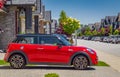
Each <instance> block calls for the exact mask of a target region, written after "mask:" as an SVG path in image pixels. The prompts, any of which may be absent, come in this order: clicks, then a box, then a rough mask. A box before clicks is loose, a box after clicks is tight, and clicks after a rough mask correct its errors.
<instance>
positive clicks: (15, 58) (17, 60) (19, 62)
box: [9, 54, 25, 69]
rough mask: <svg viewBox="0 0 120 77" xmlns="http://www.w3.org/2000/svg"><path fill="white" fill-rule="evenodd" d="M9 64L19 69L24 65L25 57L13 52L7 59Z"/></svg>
mask: <svg viewBox="0 0 120 77" xmlns="http://www.w3.org/2000/svg"><path fill="white" fill-rule="evenodd" d="M9 62H10V66H11V67H12V68H15V69H20V68H23V67H24V66H25V59H24V57H23V56H22V55H20V54H14V55H12V56H11V57H10V59H9Z"/></svg>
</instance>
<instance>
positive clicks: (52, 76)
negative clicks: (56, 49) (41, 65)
mask: <svg viewBox="0 0 120 77" xmlns="http://www.w3.org/2000/svg"><path fill="white" fill-rule="evenodd" d="M45 77H59V75H58V74H56V73H48V74H45Z"/></svg>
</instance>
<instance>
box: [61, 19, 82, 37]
mask: <svg viewBox="0 0 120 77" xmlns="http://www.w3.org/2000/svg"><path fill="white" fill-rule="evenodd" d="M79 28H80V21H78V20H77V19H74V18H70V17H68V18H67V20H66V22H64V24H63V30H64V31H65V32H66V33H67V34H69V35H71V34H72V33H74V32H75V31H76V30H77V29H79Z"/></svg>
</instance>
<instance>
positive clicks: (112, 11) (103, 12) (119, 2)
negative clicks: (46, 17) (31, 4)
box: [42, 0, 120, 24]
mask: <svg viewBox="0 0 120 77" xmlns="http://www.w3.org/2000/svg"><path fill="white" fill-rule="evenodd" d="M42 2H43V4H44V5H45V9H46V10H51V12H52V19H57V20H58V18H59V17H60V16H59V15H60V12H61V11H62V10H64V11H65V12H66V14H67V16H69V17H72V18H76V19H78V20H79V21H80V23H81V24H92V23H95V22H100V21H101V19H103V18H105V16H117V15H118V13H120V0H42Z"/></svg>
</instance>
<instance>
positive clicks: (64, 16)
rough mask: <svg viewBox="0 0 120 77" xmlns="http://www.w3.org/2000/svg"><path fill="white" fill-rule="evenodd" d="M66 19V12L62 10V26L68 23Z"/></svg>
mask: <svg viewBox="0 0 120 77" xmlns="http://www.w3.org/2000/svg"><path fill="white" fill-rule="evenodd" d="M66 19H67V15H66V12H65V11H64V10H62V11H61V13H60V18H59V22H60V24H64V23H65V22H66Z"/></svg>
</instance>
